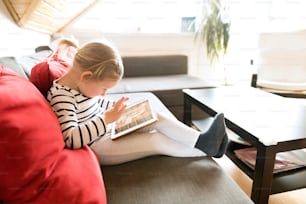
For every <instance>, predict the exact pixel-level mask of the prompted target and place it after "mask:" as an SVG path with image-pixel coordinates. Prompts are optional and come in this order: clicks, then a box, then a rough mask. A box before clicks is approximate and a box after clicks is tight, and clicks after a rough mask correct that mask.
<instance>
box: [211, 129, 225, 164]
mask: <svg viewBox="0 0 306 204" xmlns="http://www.w3.org/2000/svg"><path fill="white" fill-rule="evenodd" d="M225 134H226V133H225ZM227 145H228V136H227V134H226V135H225V137H224V138H223V141H222V143H221V146H220V149H219V152H218V153H217V154H216V155H215V156H213V157H215V158H220V157H222V156H223V155H224V153H225V151H226V149H227Z"/></svg>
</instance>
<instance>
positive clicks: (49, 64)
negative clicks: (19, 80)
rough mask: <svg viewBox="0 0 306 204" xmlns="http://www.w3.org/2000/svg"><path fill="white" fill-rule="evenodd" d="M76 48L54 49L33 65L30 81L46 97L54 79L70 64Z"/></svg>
mask: <svg viewBox="0 0 306 204" xmlns="http://www.w3.org/2000/svg"><path fill="white" fill-rule="evenodd" d="M76 51H77V50H76V48H74V47H68V48H67V49H66V50H65V51H59V50H56V51H55V53H54V54H52V55H51V56H49V57H48V58H47V59H46V60H45V61H42V62H40V63H38V64H37V65H35V66H34V67H33V68H32V70H31V74H30V81H31V82H32V83H33V84H34V85H35V86H36V87H37V88H38V90H39V91H40V92H41V93H42V94H43V95H44V96H45V97H46V96H47V94H48V91H49V89H50V88H51V86H52V83H53V81H54V80H55V79H58V78H59V77H61V76H63V75H64V74H65V73H66V72H67V70H68V69H69V67H70V66H71V65H72V61H73V56H74V55H75V53H76Z"/></svg>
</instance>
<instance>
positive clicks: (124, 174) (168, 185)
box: [102, 156, 253, 204]
mask: <svg viewBox="0 0 306 204" xmlns="http://www.w3.org/2000/svg"><path fill="white" fill-rule="evenodd" d="M102 171H103V175H104V180H105V187H106V192H107V199H108V203H109V204H135V203H145V204H156V203H167V204H189V203H190V204H191V203H192V204H215V203H218V204H251V203H253V202H252V201H251V199H250V198H249V197H248V196H247V195H246V194H245V193H244V192H243V191H242V190H241V188H240V187H239V186H238V185H237V184H236V183H235V182H234V181H233V179H232V178H231V177H230V176H229V175H227V174H226V173H225V172H224V171H223V170H222V168H221V167H220V166H219V165H218V164H217V163H216V162H214V161H213V160H212V159H211V158H210V157H194V158H181V157H167V156H152V157H148V158H144V159H141V160H137V161H133V162H128V163H124V164H120V165H114V166H103V167H102Z"/></svg>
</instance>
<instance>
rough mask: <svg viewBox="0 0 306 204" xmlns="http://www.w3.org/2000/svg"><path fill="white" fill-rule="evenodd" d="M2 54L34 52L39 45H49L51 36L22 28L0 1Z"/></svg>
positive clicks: (18, 54) (0, 45)
mask: <svg viewBox="0 0 306 204" xmlns="http://www.w3.org/2000/svg"><path fill="white" fill-rule="evenodd" d="M0 25H1V31H0V56H20V55H25V54H30V53H33V52H34V49H35V48H36V47H37V46H39V45H48V44H49V40H50V36H49V35H46V34H41V33H37V32H35V31H30V30H26V29H23V28H20V27H18V26H17V25H16V23H15V22H14V21H13V19H12V17H11V16H10V14H9V12H8V10H7V8H6V6H5V5H4V3H3V1H0Z"/></svg>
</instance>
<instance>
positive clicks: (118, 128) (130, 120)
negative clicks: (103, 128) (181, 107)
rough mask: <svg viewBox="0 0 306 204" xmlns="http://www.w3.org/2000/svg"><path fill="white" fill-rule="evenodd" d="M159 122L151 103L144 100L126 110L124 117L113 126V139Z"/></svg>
mask: <svg viewBox="0 0 306 204" xmlns="http://www.w3.org/2000/svg"><path fill="white" fill-rule="evenodd" d="M156 121H157V116H156V114H155V112H154V111H153V109H152V106H151V103H150V101H149V100H148V99H147V100H144V101H140V102H138V103H135V104H132V105H130V106H128V107H127V108H126V110H125V111H124V113H123V114H122V116H121V117H120V118H119V119H118V120H117V121H116V122H114V123H113V124H112V128H111V139H117V138H119V137H121V136H123V135H126V134H128V133H131V132H133V131H135V130H138V129H139V128H142V127H145V126H147V125H149V124H152V123H154V122H156Z"/></svg>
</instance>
